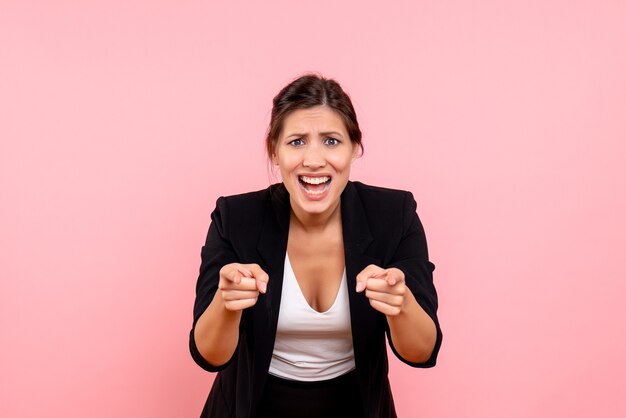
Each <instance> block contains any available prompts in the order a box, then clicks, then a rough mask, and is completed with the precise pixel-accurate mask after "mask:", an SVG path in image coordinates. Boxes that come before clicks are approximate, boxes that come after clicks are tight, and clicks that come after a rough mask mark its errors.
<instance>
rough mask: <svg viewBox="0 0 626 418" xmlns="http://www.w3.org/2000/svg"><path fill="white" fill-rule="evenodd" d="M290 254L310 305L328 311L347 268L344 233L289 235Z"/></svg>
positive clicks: (300, 285) (297, 277)
mask: <svg viewBox="0 0 626 418" xmlns="http://www.w3.org/2000/svg"><path fill="white" fill-rule="evenodd" d="M287 252H288V255H289V260H290V263H291V267H292V269H293V272H294V274H295V277H296V281H297V283H298V285H299V287H300V290H301V292H302V295H303V296H304V298H305V299H306V301H307V303H308V304H309V306H310V307H311V308H313V309H315V310H316V311H318V312H326V311H327V310H328V309H329V308H330V307H331V306H332V305H333V303H334V301H335V299H336V297H337V293H338V291H339V286H340V284H341V278H342V276H343V271H344V267H345V258H344V246H343V236H342V234H341V230H340V229H339V230H336V231H328V232H326V233H324V234H316V235H311V234H299V233H293V234H292V233H291V232H290V233H289V241H288V245H287Z"/></svg>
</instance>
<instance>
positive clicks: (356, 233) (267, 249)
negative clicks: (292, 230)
mask: <svg viewBox="0 0 626 418" xmlns="http://www.w3.org/2000/svg"><path fill="white" fill-rule="evenodd" d="M269 192H270V199H271V211H272V212H273V216H266V217H265V224H264V225H263V229H262V232H261V236H260V238H259V241H258V244H257V250H258V252H259V254H260V255H261V257H262V259H263V261H265V262H266V263H267V264H269V265H271V264H275V263H276V262H277V261H278V257H280V258H281V260H282V259H283V258H284V252H283V253H282V254H280V253H279V251H277V248H276V244H278V243H280V244H284V245H280V247H281V248H282V247H285V249H286V244H287V242H286V239H287V237H288V236H289V220H290V216H291V208H290V201H289V192H287V189H286V188H285V185H284V184H283V183H278V184H274V185H272V186H270V189H269ZM341 222H342V228H343V242H344V247H345V251H346V253H348V252H350V253H351V254H363V253H365V251H366V250H367V247H369V245H370V244H371V243H372V241H373V238H372V234H371V232H370V228H369V222H368V221H367V217H366V215H365V210H364V208H363V204H362V202H361V199H360V197H359V194H358V192H357V190H356V186H355V185H354V183H353V182H351V181H348V183H347V184H346V187H345V189H344V191H343V192H342V193H341ZM282 241H285V242H282Z"/></svg>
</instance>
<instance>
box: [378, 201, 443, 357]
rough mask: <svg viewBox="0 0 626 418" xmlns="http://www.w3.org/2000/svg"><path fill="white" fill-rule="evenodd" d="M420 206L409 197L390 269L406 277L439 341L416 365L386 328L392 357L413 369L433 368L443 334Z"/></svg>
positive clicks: (432, 265)
mask: <svg viewBox="0 0 626 418" xmlns="http://www.w3.org/2000/svg"><path fill="white" fill-rule="evenodd" d="M416 208H417V204H416V203H415V199H414V198H413V195H412V194H411V193H410V192H409V193H407V194H406V197H405V200H404V205H403V209H402V218H401V219H402V236H401V238H400V242H399V244H398V247H397V249H396V251H395V253H394V255H393V257H392V260H391V263H390V265H389V266H388V267H395V268H398V269H400V270H402V272H403V273H404V276H405V282H406V285H407V287H408V288H409V290H410V291H411V293H413V296H414V297H415V300H416V301H417V303H419V305H420V306H421V307H422V309H424V311H426V313H427V314H428V316H430V317H431V319H432V320H433V322H434V323H435V327H436V328H437V340H436V342H435V348H434V349H433V352H432V354H431V356H430V358H429V359H428V360H427V361H426V362H424V363H413V362H410V361H408V360H406V359H404V358H403V357H402V356H400V354H398V352H397V351H396V349H395V347H394V346H393V342H392V341H391V334H390V332H389V328H388V327H387V340H388V341H389V345H390V347H391V349H392V351H393V353H394V354H395V355H396V357H398V358H399V359H400V360H401V361H402V362H404V363H406V364H408V365H410V366H413V367H433V366H434V365H435V364H436V362H437V355H438V353H439V348H440V347H441V340H442V333H441V328H440V326H439V320H438V318H437V306H438V302H437V291H436V290H435V286H434V283H433V270H434V269H435V265H434V264H433V263H431V262H430V261H429V260H428V248H427V245H426V236H425V234H424V228H423V227H422V223H421V222H420V220H419V217H418V216H417V213H416Z"/></svg>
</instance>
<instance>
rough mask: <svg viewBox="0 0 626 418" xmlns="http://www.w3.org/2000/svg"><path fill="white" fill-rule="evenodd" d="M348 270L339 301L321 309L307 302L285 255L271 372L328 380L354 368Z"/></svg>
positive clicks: (340, 289)
mask: <svg viewBox="0 0 626 418" xmlns="http://www.w3.org/2000/svg"><path fill="white" fill-rule="evenodd" d="M354 367H355V366H354V350H353V348H352V329H351V327H350V306H349V302H348V289H347V279H346V271H345V269H344V271H343V276H342V278H341V284H340V285H339V292H337V297H336V298H335V302H334V303H333V305H332V306H331V307H330V308H329V309H328V310H327V311H326V312H317V311H316V310H315V309H313V308H311V306H310V305H309V303H308V302H307V301H306V299H305V297H304V295H303V294H302V291H301V290H300V285H299V284H298V281H297V280H296V276H295V274H294V272H293V268H292V267H291V263H290V262H289V256H288V255H285V271H284V275H283V290H282V296H281V302H280V311H279V314H278V327H277V330H276V341H275V343H274V352H273V353H272V361H271V363H270V369H269V372H270V374H273V375H275V376H278V377H282V378H284V379H292V380H300V381H309V382H310V381H315V380H327V379H332V378H335V377H337V376H341V375H342V374H344V373H347V372H349V371H350V370H353V369H354Z"/></svg>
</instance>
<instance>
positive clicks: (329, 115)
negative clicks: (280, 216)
mask: <svg viewBox="0 0 626 418" xmlns="http://www.w3.org/2000/svg"><path fill="white" fill-rule="evenodd" d="M357 151H358V146H356V145H354V144H353V143H352V141H350V137H349V136H348V132H347V131H346V127H345V124H344V122H343V119H342V118H341V116H340V115H339V114H338V113H336V112H335V111H334V110H332V109H331V108H329V107H327V106H316V107H311V108H308V109H298V110H295V111H293V112H292V113H290V114H289V115H287V116H286V117H285V119H284V121H283V126H282V130H281V135H280V137H279V138H278V141H277V144H276V148H275V151H274V154H273V155H272V162H273V163H274V164H276V165H278V166H279V168H280V174H281V176H282V178H283V182H284V184H285V187H286V188H287V190H288V191H289V196H290V200H291V207H292V209H293V210H294V212H295V213H296V215H304V214H308V215H323V214H330V213H331V212H332V211H333V210H334V209H335V208H336V207H337V205H338V204H339V201H340V196H341V193H342V192H343V189H344V188H345V187H346V184H347V183H348V178H349V176H350V166H351V165H352V161H354V159H355V158H356V155H357Z"/></svg>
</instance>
